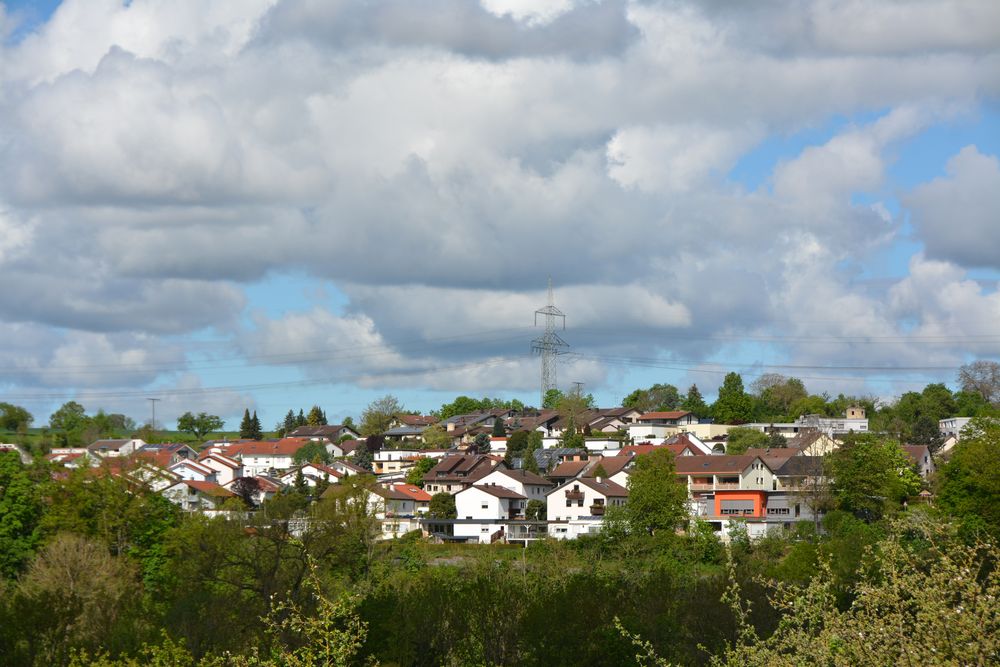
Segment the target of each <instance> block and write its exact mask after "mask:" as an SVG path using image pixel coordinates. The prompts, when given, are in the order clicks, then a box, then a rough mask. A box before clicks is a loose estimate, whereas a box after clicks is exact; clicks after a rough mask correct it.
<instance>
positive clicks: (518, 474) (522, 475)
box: [490, 466, 552, 486]
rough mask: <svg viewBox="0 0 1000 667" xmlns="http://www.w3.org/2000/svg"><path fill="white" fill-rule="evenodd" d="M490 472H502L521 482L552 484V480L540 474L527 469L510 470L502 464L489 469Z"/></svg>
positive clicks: (542, 484) (541, 484)
mask: <svg viewBox="0 0 1000 667" xmlns="http://www.w3.org/2000/svg"><path fill="white" fill-rule="evenodd" d="M490 472H498V473H502V474H503V475H504V476H506V477H510V478H511V479H513V480H515V481H518V482H521V483H522V484H529V485H534V486H552V482H550V481H549V480H547V479H545V478H544V477H542V476H541V475H536V474H535V473H533V472H530V471H528V470H511V469H510V468H505V467H503V466H498V467H496V468H494V469H493V470H491V471H490Z"/></svg>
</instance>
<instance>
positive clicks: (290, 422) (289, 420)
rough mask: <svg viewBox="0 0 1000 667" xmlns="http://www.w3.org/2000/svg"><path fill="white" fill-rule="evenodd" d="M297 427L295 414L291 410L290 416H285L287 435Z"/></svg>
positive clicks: (289, 411)
mask: <svg viewBox="0 0 1000 667" xmlns="http://www.w3.org/2000/svg"><path fill="white" fill-rule="evenodd" d="M296 426H297V424H296V422H295V413H294V412H292V410H291V409H290V408H289V410H288V414H287V415H285V433H291V432H292V431H294V430H295V427H296Z"/></svg>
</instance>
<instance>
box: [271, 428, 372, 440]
mask: <svg viewBox="0 0 1000 667" xmlns="http://www.w3.org/2000/svg"><path fill="white" fill-rule="evenodd" d="M345 428H346V429H347V430H349V431H351V432H352V433H357V432H358V431H357V429H354V428H352V427H350V426H344V425H343V424H323V425H316V426H299V427H298V428H296V429H295V430H294V431H292V432H291V433H289V434H288V435H290V436H293V437H297V438H302V437H306V438H317V437H325V438H330V439H331V440H335V439H336V438H338V437H339V434H340V432H341V431H343V430H344V429H345Z"/></svg>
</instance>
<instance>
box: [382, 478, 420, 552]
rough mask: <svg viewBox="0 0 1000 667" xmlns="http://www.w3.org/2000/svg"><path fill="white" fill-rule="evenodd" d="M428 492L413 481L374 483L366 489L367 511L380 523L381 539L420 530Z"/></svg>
mask: <svg viewBox="0 0 1000 667" xmlns="http://www.w3.org/2000/svg"><path fill="white" fill-rule="evenodd" d="M430 502H431V495H430V494H429V493H427V492H426V491H424V490H423V489H421V488H420V487H418V486H414V485H412V484H401V483H390V484H376V485H375V486H374V487H372V489H371V490H369V492H368V508H369V511H371V512H372V514H373V515H374V516H375V518H377V519H378V520H379V522H380V525H381V530H382V539H387V540H388V539H392V538H394V537H400V536H402V535H405V534H406V533H408V532H410V531H412V530H419V529H420V516H421V515H423V514H425V513H426V512H427V508H428V506H429V505H430Z"/></svg>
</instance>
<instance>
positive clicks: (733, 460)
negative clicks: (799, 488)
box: [674, 454, 767, 475]
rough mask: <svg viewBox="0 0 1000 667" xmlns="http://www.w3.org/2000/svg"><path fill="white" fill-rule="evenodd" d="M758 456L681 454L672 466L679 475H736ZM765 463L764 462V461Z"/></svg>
mask: <svg viewBox="0 0 1000 667" xmlns="http://www.w3.org/2000/svg"><path fill="white" fill-rule="evenodd" d="M758 458H759V457H757V456H753V455H750V454H741V455H739V456H681V457H679V458H677V459H674V467H675V468H676V469H677V474H679V475H699V474H706V475H713V474H729V475H733V474H735V475H738V474H740V473H742V472H743V471H744V470H746V469H747V466H749V465H750V464H751V463H753V462H754V461H755V460H757V459H758ZM764 464H765V465H767V463H766V462H764Z"/></svg>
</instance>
